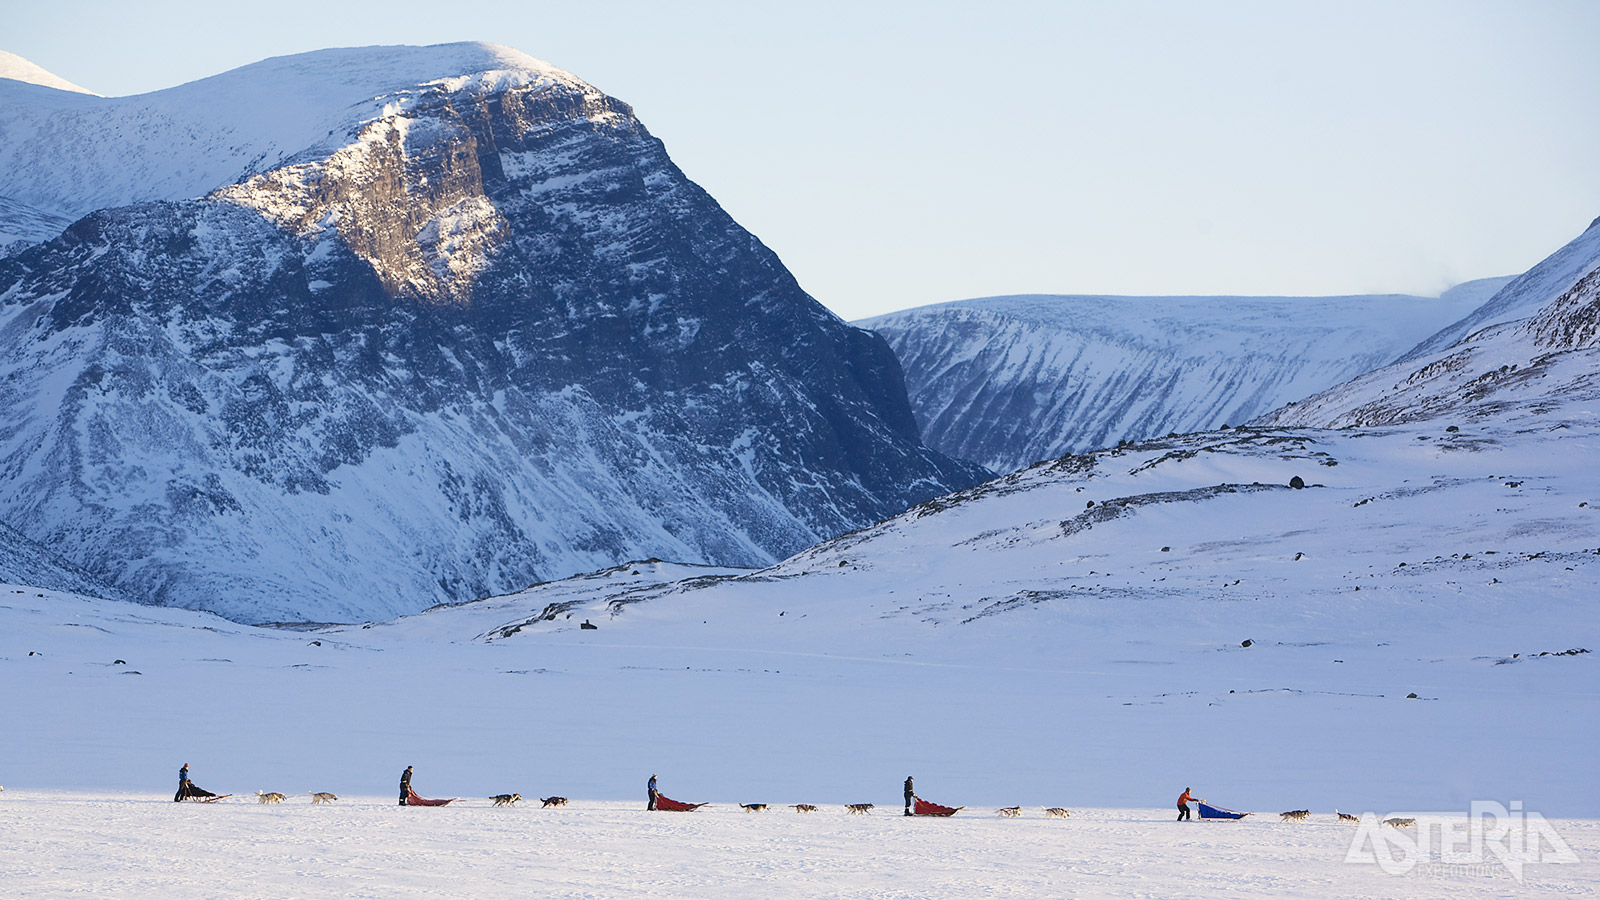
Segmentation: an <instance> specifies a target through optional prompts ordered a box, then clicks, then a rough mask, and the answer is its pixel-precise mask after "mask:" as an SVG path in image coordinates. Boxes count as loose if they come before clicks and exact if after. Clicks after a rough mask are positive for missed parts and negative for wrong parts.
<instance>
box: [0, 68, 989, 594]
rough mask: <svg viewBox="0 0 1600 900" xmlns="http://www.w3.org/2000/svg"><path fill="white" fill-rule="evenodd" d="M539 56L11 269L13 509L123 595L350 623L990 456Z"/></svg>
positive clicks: (8, 505) (401, 93)
mask: <svg viewBox="0 0 1600 900" xmlns="http://www.w3.org/2000/svg"><path fill="white" fill-rule="evenodd" d="M424 49H426V48H424ZM365 52H366V51H340V52H339V53H340V54H342V55H336V56H333V57H329V56H328V54H326V53H324V54H314V55H312V58H310V59H308V60H306V61H304V62H303V64H302V65H300V66H299V70H300V71H302V72H308V73H310V74H309V75H308V76H307V77H313V78H314V77H316V73H317V72H318V71H320V69H322V68H326V67H327V66H328V65H331V64H333V63H337V64H338V65H339V66H342V67H343V69H342V71H346V72H348V71H349V70H350V69H351V68H352V67H356V68H359V67H360V66H363V65H368V64H369V63H370V60H368V59H366V58H365V57H364V56H363V54H364V53H365ZM372 52H373V53H380V51H372ZM384 52H386V51H384ZM380 55H381V53H380ZM459 55H460V54H459V53H454V54H447V56H449V59H450V60H451V61H452V62H454V61H456V60H457V59H458V58H459ZM289 59H290V60H291V61H292V60H293V59H295V58H289ZM277 62H278V63H279V68H282V66H283V65H284V63H283V62H282V61H277ZM495 64H496V65H500V66H504V65H505V60H504V58H503V54H502V56H500V57H497V58H496V60H495ZM512 75H513V76H517V77H507V73H506V71H504V70H495V71H491V72H475V71H465V72H455V71H452V72H446V73H442V74H441V76H440V77H439V78H436V79H432V80H428V81H425V82H423V83H421V84H418V85H415V86H412V87H408V88H405V89H403V90H396V91H395V92H394V94H393V95H392V96H390V97H387V98H386V97H385V96H382V95H379V96H378V97H377V98H376V99H373V100H367V101H363V104H362V105H361V108H362V109H366V110H371V109H376V110H377V111H378V114H377V115H373V116H371V117H370V118H363V119H361V120H360V121H357V122H353V123H352V124H351V125H350V126H349V128H348V130H347V131H346V132H345V133H346V137H345V138H344V139H342V140H341V141H323V142H322V143H319V144H318V145H316V146H314V147H310V148H308V149H307V150H305V151H304V152H302V153H298V154H288V155H287V156H286V158H285V161H284V163H283V164H282V165H275V166H269V167H265V168H264V169H263V170H262V171H260V172H257V173H255V174H252V175H249V176H247V177H245V178H244V179H242V180H241V181H239V182H238V183H235V184H231V185H225V186H221V187H219V189H217V190H216V191H214V192H212V193H211V194H209V195H208V196H206V197H204V198H200V199H192V200H181V201H161V202H141V203H136V204H134V205H131V206H125V207H120V208H114V209H104V210H100V211H97V212H95V213H93V214H91V215H89V216H87V217H85V218H83V219H82V220H80V221H78V222H76V223H74V224H73V225H72V226H71V227H70V228H68V229H67V230H66V232H65V233H64V234H62V235H61V236H60V237H59V238H57V239H55V240H53V241H50V242H49V243H46V244H44V245H41V246H38V247H34V248H32V249H29V250H26V251H24V252H22V253H20V254H16V255H13V256H11V257H9V258H7V259H5V260H0V471H3V472H4V473H5V478H4V480H3V484H0V519H5V520H6V521H9V522H11V524H13V525H15V526H16V527H17V528H18V529H20V530H21V531H23V532H24V533H26V534H27V535H29V536H30V537H31V538H33V539H35V540H38V541H40V542H42V543H44V544H46V545H47V546H50V547H52V548H56V549H57V550H58V551H59V552H61V553H62V554H63V555H65V556H67V557H68V558H70V559H71V560H73V561H74V562H75V563H77V564H79V565H81V566H83V567H85V568H87V569H88V570H90V571H92V572H95V573H97V574H99V575H101V576H102V577H104V578H106V579H108V580H110V581H113V582H114V583H115V584H116V585H118V587H119V588H120V589H121V590H123V592H124V593H125V594H128V595H130V596H134V597H139V598H145V599H149V600H153V601H156V602H161V603H166V604H172V605H180V606H187V607H196V608H206V609H213V610H216V611H220V612H223V613H224V614H227V615H229V616H231V617H234V618H239V619H242V620H249V621H273V620H305V619H320V620H351V619H359V618H364V617H377V616H386V615H392V614H396V613H402V612H410V611H415V610H418V609H421V608H424V607H426V606H429V605H432V604H434V603H438V602H445V601H456V600H462V599H471V598H473V597H476V596H480V595H483V594H487V593H492V592H496V591H504V590H507V589H513V588H517V587H521V586H523V585H525V584H526V583H528V582H531V581H534V580H538V579H546V578H552V577H557V576H563V575H567V574H571V573H573V572H577V571H586V570H591V569H595V568H599V567H601V566H604V565H610V564H614V563H616V562H620V561H623V560H625V559H630V558H642V557H649V556H659V557H666V558H672V559H678V560H684V561H689V562H716V563H725V564H742V565H750V564H760V563H764V562H767V561H771V560H772V559H775V558H778V557H782V556H784V555H787V554H789V553H792V552H794V551H796V550H799V549H801V548H803V547H805V546H807V545H809V544H811V543H813V542H815V541H816V540H818V539H820V538H824V537H828V536H831V535H834V534H837V533H839V532H841V531H845V530H848V529H850V528H854V527H858V526H860V525H863V524H866V523H869V522H872V521H875V520H877V519H880V518H883V517H885V516H888V515H891V514H893V513H895V512H898V511H899V510H901V509H904V508H906V507H907V506H909V505H912V504H914V503H917V502H920V501H922V500H925V499H927V498H929V497H932V496H935V495H938V494H942V493H945V492H947V491H949V490H951V489H954V488H957V487H962V486H966V485H969V484H972V483H974V482H976V481H977V480H980V479H981V478H982V477H984V475H985V474H986V473H984V472H983V471H982V470H981V469H979V468H977V467H975V466H971V465H967V464H961V463H956V462H953V461H951V460H949V459H947V458H944V457H942V456H940V455H939V454H937V453H934V452H932V451H930V450H928V449H927V448H926V447H924V446H923V445H922V444H921V442H920V441H919V439H918V437H917V431H916V425H915V422H914V421H913V418H912V415H911V411H910V407H909V405H908V403H907V401H906V398H905V394H904V389H903V383H902V381H901V375H900V370H899V367H898V365H897V364H896V362H895V359H894V357H893V355H892V354H891V352H890V350H889V348H888V347H887V345H886V344H885V343H884V342H883V341H882V340H881V339H880V338H878V337H876V336H874V335H872V334H870V333H867V332H864V331H861V330H858V329H855V328H852V327H850V326H848V325H846V324H844V323H843V322H840V321H839V320H838V319H837V318H835V317H834V316H832V315H831V314H830V313H828V312H827V311H826V310H824V309H823V308H822V307H820V306H819V305H818V304H816V303H815V302H814V301H813V300H811V298H809V297H808V296H806V295H805V293H804V292H803V291H801V289H800V288H799V286H798V285H797V284H796V283H795V282H794V279H793V278H792V277H791V276H790V275H789V274H788V272H787V271H785V270H784V269H783V267H782V265H781V264H780V263H779V262H778V260H777V258H776V257H775V256H774V255H773V254H772V253H771V252H770V251H769V250H767V248H765V247H764V246H762V245H761V243H760V242H759V241H758V240H756V239H755V238H754V237H753V236H751V235H750V234H748V233H747V232H745V231H744V230H743V229H741V228H740V227H739V226H738V225H737V224H736V223H734V222H733V221H732V220H731V219H730V218H729V217H728V216H727V215H726V214H725V213H724V212H723V211H722V210H721V209H720V208H719V207H718V206H717V205H716V203H715V202H714V201H713V200H712V199H711V198H710V197H709V196H707V195H706V194H705V193H704V192H703V191H701V190H700V189H699V188H698V187H696V186H695V185H694V184H693V183H692V182H690V181H688V180H687V179H686V178H685V177H684V176H683V174H682V173H681V172H680V171H678V169H677V168H676V167H675V166H674V165H673V164H672V163H671V161H670V159H668V157H667V155H666V152H665V150H664V149H663V148H662V146H661V144H660V142H659V141H657V140H656V139H655V138H653V137H652V136H651V135H650V134H649V133H648V132H647V131H646V130H645V129H644V127H643V126H642V125H641V124H640V123H639V122H638V121H637V120H636V119H635V118H634V117H633V115H632V113H631V111H630V110H629V109H628V108H627V106H626V105H624V104H622V103H620V102H618V101H616V100H614V99H612V98H609V97H606V96H605V95H603V94H601V93H600V92H599V91H597V90H595V89H594V88H592V87H590V86H588V85H586V84H583V83H582V82H579V81H577V80H576V79H573V78H571V76H565V74H564V73H560V77H553V76H551V75H550V73H549V71H548V70H547V69H533V68H531V67H530V69H529V70H528V71H526V72H513V73H512ZM347 80H348V79H347ZM352 90H353V89H352ZM213 92H214V90H213ZM368 96H369V97H370V96H372V95H368Z"/></svg>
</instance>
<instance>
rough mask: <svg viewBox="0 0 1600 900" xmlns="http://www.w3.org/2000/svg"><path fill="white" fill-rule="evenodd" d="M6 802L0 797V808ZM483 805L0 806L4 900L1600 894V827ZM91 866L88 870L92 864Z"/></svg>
mask: <svg viewBox="0 0 1600 900" xmlns="http://www.w3.org/2000/svg"><path fill="white" fill-rule="evenodd" d="M7 793H8V794H9V793H10V792H9V791H8V792H7ZM488 806H489V804H488V802H487V801H485V800H478V801H474V802H472V803H471V805H466V806H463V805H452V806H448V807H444V808H442V809H402V808H399V807H396V806H395V805H394V804H393V801H390V800H388V799H387V798H384V797H359V798H356V797H347V798H343V799H341V800H340V801H339V803H337V804H334V805H329V806H313V805H311V804H310V803H309V802H308V801H304V798H291V799H290V800H289V801H288V802H286V803H284V804H283V805H280V806H260V805H258V804H256V803H255V802H254V800H253V798H252V799H251V800H250V801H249V802H245V801H238V802H235V801H231V800H230V801H224V802H223V803H221V804H211V805H194V804H184V805H181V806H179V805H176V804H173V803H172V802H171V801H170V800H169V799H167V798H166V797H163V796H158V795H154V794H125V795H116V796H103V797H93V796H87V795H79V794H59V793H54V794H42V795H28V796H21V797H9V796H8V797H7V798H5V802H3V803H0V836H3V837H4V838H5V840H4V841H3V842H0V873H3V876H4V883H5V887H6V893H7V896H10V897H42V896H54V897H59V896H77V895H88V896H97V897H161V898H163V900H187V898H214V897H295V898H303V900H316V898H323V897H339V898H367V897H372V898H397V897H472V898H477V900H488V898H497V897H549V898H631V897H652V898H677V897H682V898H695V900H706V898H750V897H762V898H771V900H784V898H817V897H834V898H873V900H893V898H909V897H918V898H961V900H966V898H974V897H1004V898H1017V897H1052V898H1059V897H1130V898H1132V897H1179V896H1194V897H1207V896H1210V897H1338V898H1341V900H1356V898H1366V897H1382V898H1391V897H1419V898H1426V897H1442V898H1475V897H1517V896H1541V895H1542V896H1552V895H1556V894H1559V895H1561V896H1569V897H1585V896H1594V895H1596V894H1597V893H1600V867H1597V866H1596V865H1595V864H1594V863H1593V862H1592V860H1594V859H1596V858H1597V857H1600V827H1597V826H1600V823H1597V822H1596V821H1594V820H1592V819H1591V820H1564V821H1552V822H1550V823H1549V824H1550V825H1551V827H1552V828H1554V829H1555V831H1556V833H1557V834H1558V835H1559V836H1560V838H1561V839H1562V840H1563V841H1564V842H1565V843H1566V844H1567V845H1568V847H1570V849H1571V850H1572V851H1573V852H1574V853H1576V854H1577V855H1578V857H1579V859H1580V860H1581V861H1580V862H1579V863H1578V864H1576V865H1571V864H1565V865H1557V864H1535V865H1528V866H1526V867H1525V868H1524V869H1523V870H1522V880H1521V881H1520V882H1518V881H1517V880H1516V879H1515V878H1513V876H1512V875H1511V874H1510V872H1509V870H1507V869H1505V868H1504V867H1502V866H1500V865H1499V864H1498V863H1495V862H1492V861H1490V862H1488V863H1486V864H1481V865H1471V864H1457V865H1449V864H1437V865H1431V866H1426V865H1418V866H1417V867H1416V868H1415V869H1413V870H1412V871H1411V872H1409V873H1407V874H1405V875H1395V874H1388V873H1386V872H1385V871H1384V870H1383V869H1382V868H1380V867H1379V866H1378V865H1376V864H1373V863H1370V862H1346V856H1347V854H1348V851H1349V848H1350V846H1351V843H1352V840H1353V836H1354V835H1355V834H1356V833H1357V829H1356V828H1352V827H1349V826H1340V825H1336V824H1333V822H1332V821H1330V820H1331V819H1332V814H1331V813H1330V814H1328V815H1327V816H1321V817H1318V819H1317V820H1316V821H1312V822H1308V823H1304V824H1294V825H1284V824H1281V823H1279V822H1278V820H1277V818H1276V817H1273V818H1272V820H1271V821H1267V820H1260V821H1257V820H1255V819H1253V818H1252V819H1246V820H1244V821H1243V822H1201V823H1183V824H1180V823H1176V822H1173V821H1170V817H1169V816H1168V815H1167V812H1168V811H1167V810H1165V809H1138V810H1101V809H1074V810H1073V812H1072V818H1070V819H1047V818H1045V817H1044V814H1043V813H1042V812H1041V811H1040V810H1038V809H1029V810H1024V814H1023V816H1022V817H1020V818H1016V819H1001V818H997V817H996V816H995V815H994V813H993V810H988V809H984V810H974V811H972V812H971V813H970V814H969V813H967V812H965V811H964V812H963V813H960V814H958V815H957V816H956V817H955V818H952V819H905V818H903V817H901V816H900V815H899V814H898V810H894V809H888V810H876V811H874V813H873V814H871V815H868V816H849V815H845V814H844V812H843V810H841V809H839V808H838V807H834V808H831V809H822V810H819V811H818V812H816V813H812V814H810V815H796V814H794V812H793V811H791V810H788V809H774V810H770V811H768V812H765V813H758V814H745V813H743V812H741V811H740V810H739V808H738V807H736V806H732V805H724V806H714V807H709V808H706V809H703V810H700V811H699V812H696V813H693V814H672V813H647V812H645V811H644V810H643V809H641V808H640V804H637V803H634V804H621V803H582V802H576V801H575V802H574V803H573V804H571V805H570V806H568V807H566V808H565V809H559V810H557V809H541V808H539V807H538V804H537V803H534V804H532V805H524V806H518V807H513V808H510V809H492V808H488ZM89 847H92V848H94V852H93V853H92V854H90V853H86V852H85V850H86V848H89Z"/></svg>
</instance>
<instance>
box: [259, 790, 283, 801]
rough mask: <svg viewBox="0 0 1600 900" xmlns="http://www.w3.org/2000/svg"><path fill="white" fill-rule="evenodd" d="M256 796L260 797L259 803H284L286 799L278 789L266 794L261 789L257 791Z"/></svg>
mask: <svg viewBox="0 0 1600 900" xmlns="http://www.w3.org/2000/svg"><path fill="white" fill-rule="evenodd" d="M256 797H257V798H258V799H257V800H256V802H257V803H282V802H283V801H284V796H283V795H282V794H280V793H278V792H277V791H271V792H269V793H265V794H263V793H261V792H260V791H256Z"/></svg>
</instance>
